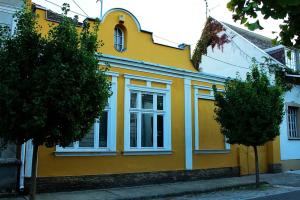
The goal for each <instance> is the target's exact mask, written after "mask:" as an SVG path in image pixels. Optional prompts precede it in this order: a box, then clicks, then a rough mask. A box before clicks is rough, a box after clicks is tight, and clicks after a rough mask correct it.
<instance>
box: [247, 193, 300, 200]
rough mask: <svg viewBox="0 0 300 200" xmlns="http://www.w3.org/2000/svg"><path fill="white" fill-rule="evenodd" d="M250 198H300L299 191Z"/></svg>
mask: <svg viewBox="0 0 300 200" xmlns="http://www.w3.org/2000/svg"><path fill="white" fill-rule="evenodd" d="M252 200H300V191H294V192H288V193H283V194H277V195H271V196H266V197H259V198H255V199H252Z"/></svg>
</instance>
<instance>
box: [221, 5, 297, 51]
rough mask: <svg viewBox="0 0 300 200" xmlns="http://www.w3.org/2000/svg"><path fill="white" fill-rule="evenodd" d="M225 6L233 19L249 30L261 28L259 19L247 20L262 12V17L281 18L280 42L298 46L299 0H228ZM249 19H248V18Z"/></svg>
mask: <svg viewBox="0 0 300 200" xmlns="http://www.w3.org/2000/svg"><path fill="white" fill-rule="evenodd" d="M227 7H228V9H229V10H230V11H232V12H233V13H234V14H233V19H234V20H235V21H238V20H239V21H240V22H241V24H244V25H245V26H247V27H248V28H249V29H250V30H255V29H263V27H261V25H260V24H259V20H256V21H255V22H254V23H253V22H249V21H251V18H252V19H256V18H257V16H258V13H259V14H262V16H263V17H264V19H268V18H270V17H271V18H273V19H283V20H284V23H283V24H282V25H280V29H281V31H280V34H279V36H280V37H281V43H282V44H283V45H286V46H289V47H295V48H300V37H299V36H300V12H299V10H300V1H299V0H230V2H229V3H228V4H227ZM249 19H250V20H249ZM293 41H294V42H293Z"/></svg>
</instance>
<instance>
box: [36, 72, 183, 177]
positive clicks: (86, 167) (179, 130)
mask: <svg viewBox="0 0 300 200" xmlns="http://www.w3.org/2000/svg"><path fill="white" fill-rule="evenodd" d="M112 70H113V71H116V72H118V73H119V74H120V76H119V77H118V105H117V106H118V111H117V125H118V126H117V156H90V157H58V156H55V155H54V154H53V152H54V149H53V148H52V149H47V148H45V147H43V148H41V149H40V151H39V170H38V176H39V177H47V176H76V175H94V174H113V173H130V172H150V171H166V170H183V169H184V168H185V166H184V164H185V157H184V154H185V147H184V123H183V122H184V90H183V86H184V84H183V79H179V78H171V77H166V76H159V75H155V74H149V73H141V72H136V71H131V70H124V69H119V68H112ZM122 74H135V75H143V76H149V77H152V78H161V79H166V80H172V88H171V90H172V91H175V89H176V92H171V101H172V108H171V110H172V124H171V129H172V152H173V153H172V155H146V156H145V155H144V156H136V155H134V156H129V155H122V151H123V149H124V136H123V133H124V115H123V113H124V87H125V86H124V77H123V76H122Z"/></svg>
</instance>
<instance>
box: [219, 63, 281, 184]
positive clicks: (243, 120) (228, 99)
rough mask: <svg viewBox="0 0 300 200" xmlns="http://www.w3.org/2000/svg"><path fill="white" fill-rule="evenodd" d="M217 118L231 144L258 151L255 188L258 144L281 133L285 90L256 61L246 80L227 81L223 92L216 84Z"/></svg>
mask: <svg viewBox="0 0 300 200" xmlns="http://www.w3.org/2000/svg"><path fill="white" fill-rule="evenodd" d="M214 95H215V105H216V109H215V114H216V121H217V122H218V123H219V124H220V125H221V133H222V134H223V135H224V136H225V137H226V138H227V142H228V143H230V144H242V145H246V146H251V147H253V149H254V153H255V168H256V187H258V186H259V163H258V152H257V147H258V146H262V145H264V144H265V143H266V142H268V141H271V140H273V139H274V138H275V137H276V136H278V135H279V127H280V123H281V121H282V116H283V92H282V88H281V87H280V86H277V85H271V84H270V81H269V79H268V75H267V74H266V72H264V71H263V70H262V69H259V67H258V65H257V64H256V63H254V64H253V66H252V70H251V72H249V73H248V74H247V78H246V80H245V81H242V80H241V79H240V78H236V79H232V80H227V81H226V83H225V90H224V93H221V92H218V91H217V89H216V87H215V86H214Z"/></svg>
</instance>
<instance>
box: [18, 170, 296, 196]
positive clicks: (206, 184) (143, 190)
mask: <svg viewBox="0 0 300 200" xmlns="http://www.w3.org/2000/svg"><path fill="white" fill-rule="evenodd" d="M261 181H262V182H267V183H269V184H271V185H282V186H287V187H300V175H299V174H296V173H280V174H262V175H261ZM254 183H255V177H254V176H243V177H233V178H222V179H210V180H199V181H189V182H176V183H167V184H157V185H146V186H138V187H124V188H111V189H100V190H85V191H75V192H58V193H42V194H38V195H37V199H38V200H133V199H153V198H155V197H168V196H179V195H184V194H196V193H204V192H211V191H217V190H224V189H230V188H238V187H240V186H245V185H250V184H254ZM18 199H20V200H21V199H23V200H24V198H18Z"/></svg>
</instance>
